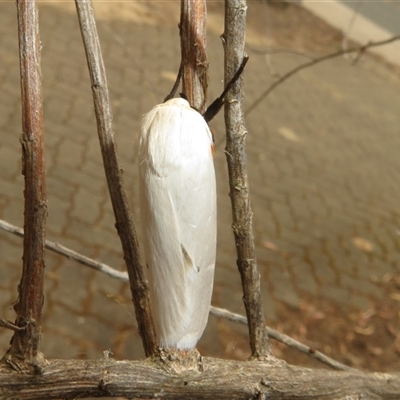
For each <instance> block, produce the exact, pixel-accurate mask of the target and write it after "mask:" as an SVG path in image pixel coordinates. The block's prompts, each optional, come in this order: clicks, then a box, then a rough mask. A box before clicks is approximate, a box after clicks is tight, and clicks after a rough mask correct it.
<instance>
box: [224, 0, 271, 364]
mask: <svg viewBox="0 0 400 400" xmlns="http://www.w3.org/2000/svg"><path fill="white" fill-rule="evenodd" d="M246 10H247V6H246V1H245V0H225V31H224V34H223V40H224V47H225V78H224V79H225V82H229V81H230V79H231V78H232V77H233V75H234V74H235V72H236V71H237V70H238V68H239V66H240V64H241V62H242V60H243V56H244V44H245V32H246ZM242 81H243V79H241V78H240V79H239V80H238V81H237V82H236V84H235V85H234V86H233V88H232V90H230V92H229V93H228V95H227V97H226V101H225V126H226V134H227V138H226V150H225V152H226V158H227V163H228V173H229V186H230V198H231V203H232V214H233V225H232V228H233V233H234V236H235V243H236V252H237V265H238V268H239V271H240V275H241V279H242V286H243V301H244V305H245V307H246V314H247V320H248V325H249V334H250V347H251V352H252V355H253V356H254V357H262V356H266V355H269V354H271V350H270V346H269V342H268V335H267V330H266V327H265V321H264V311H263V305H262V300H261V290H260V274H259V272H258V269H257V260H256V254H255V247H254V238H253V227H252V217H253V212H252V210H251V206H250V194H249V183H248V175H247V160H246V149H245V140H246V134H247V130H246V126H245V122H244V112H243V107H242V103H243V93H242Z"/></svg>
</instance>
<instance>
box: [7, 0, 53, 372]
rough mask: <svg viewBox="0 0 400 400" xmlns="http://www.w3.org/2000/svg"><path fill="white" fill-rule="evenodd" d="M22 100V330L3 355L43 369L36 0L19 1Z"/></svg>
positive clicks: (42, 181) (18, 364) (17, 364)
mask: <svg viewBox="0 0 400 400" xmlns="http://www.w3.org/2000/svg"><path fill="white" fill-rule="evenodd" d="M17 11H18V33H19V57H20V73H21V98H22V132H23V133H22V137H21V144H22V162H23V167H22V173H23V175H24V176H25V191H24V196H25V215H24V225H25V236H24V246H23V247H24V254H23V268H22V276H21V282H20V284H19V294H18V300H17V302H16V304H15V306H14V309H15V311H16V313H17V319H16V321H15V325H16V326H17V327H20V328H24V329H16V330H15V333H14V336H13V338H12V340H11V348H10V349H9V351H8V353H7V354H6V355H5V357H4V358H3V361H4V360H5V361H6V362H8V364H9V365H11V367H13V368H14V369H21V370H28V371H29V370H32V369H33V370H35V369H36V370H37V369H39V370H40V368H41V367H42V365H43V362H42V355H41V354H40V353H39V344H40V337H41V318H42V307H43V299H44V298H43V275H44V242H45V228H46V215H47V200H46V178H45V163H44V138H43V98H42V82H41V66H40V38H39V15H38V9H37V5H36V2H35V1H34V0H29V1H27V0H18V1H17Z"/></svg>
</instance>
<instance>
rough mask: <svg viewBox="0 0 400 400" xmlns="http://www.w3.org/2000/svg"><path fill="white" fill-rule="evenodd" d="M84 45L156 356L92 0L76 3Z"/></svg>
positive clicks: (124, 240)
mask: <svg viewBox="0 0 400 400" xmlns="http://www.w3.org/2000/svg"><path fill="white" fill-rule="evenodd" d="M75 4H76V8H77V11H78V18H79V24H80V28H81V33H82V38H83V43H84V46H85V51H86V58H87V62H88V68H89V74H90V80H91V84H92V93H93V101H94V108H95V113H96V121H97V131H98V135H99V141H100V147H101V153H102V156H103V164H104V169H105V173H106V178H107V184H108V190H109V192H110V197H111V202H112V206H113V210H114V215H115V220H116V228H117V231H118V234H119V237H120V240H121V244H122V249H123V252H124V259H125V262H126V266H127V269H128V275H129V282H130V288H131V293H132V299H133V303H134V306H135V313H136V319H137V323H138V328H139V332H140V335H141V337H142V341H143V347H144V351H145V353H146V355H147V356H149V355H151V354H153V352H154V350H155V348H156V346H157V342H156V335H155V330H154V324H153V319H152V315H151V309H150V298H149V290H148V284H147V281H146V278H145V275H144V271H143V266H142V264H141V260H140V254H139V242H138V239H137V235H136V230H135V227H134V224H133V220H132V215H131V212H130V209H129V206H128V202H127V198H126V193H125V188H124V182H123V178H122V174H121V168H120V165H119V160H118V156H117V150H116V144H115V140H114V128H113V123H112V113H111V108H110V99H109V94H108V87H107V78H106V72H105V67H104V61H103V57H102V54H101V49H100V41H99V37H98V34H97V28H96V21H95V18H94V13H93V8H92V4H91V0H75Z"/></svg>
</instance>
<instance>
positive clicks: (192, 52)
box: [180, 0, 208, 113]
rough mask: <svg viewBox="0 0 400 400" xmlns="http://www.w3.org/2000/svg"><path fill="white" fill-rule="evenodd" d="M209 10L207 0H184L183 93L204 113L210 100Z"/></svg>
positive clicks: (182, 44)
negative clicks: (207, 49) (208, 93)
mask: <svg viewBox="0 0 400 400" xmlns="http://www.w3.org/2000/svg"><path fill="white" fill-rule="evenodd" d="M206 22H207V9H206V1H205V0H181V21H180V35H181V52H182V65H181V66H182V67H183V84H182V86H183V93H185V95H186V97H187V99H188V101H189V103H190V105H191V106H192V107H194V108H196V109H197V110H198V111H199V112H201V113H203V112H204V111H205V108H206V100H207V86H208V80H207V70H208V61H207V52H206V46H207V35H206Z"/></svg>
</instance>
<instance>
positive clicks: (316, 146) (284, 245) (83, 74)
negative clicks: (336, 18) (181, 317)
mask: <svg viewBox="0 0 400 400" xmlns="http://www.w3.org/2000/svg"><path fill="white" fill-rule="evenodd" d="M95 10H96V14H97V18H98V29H99V33H100V39H101V42H102V49H103V53H104V57H105V63H106V68H107V73H108V81H109V87H110V93H111V99H112V106H113V111H114V122H115V129H116V138H117V143H118V149H119V155H120V159H121V163H122V166H123V168H124V177H125V183H126V185H127V190H128V193H129V197H130V201H131V205H132V208H133V212H134V216H135V222H136V224H137V227H138V228H139V227H140V224H141V223H142V221H140V218H139V213H138V201H137V182H136V176H137V165H136V163H137V155H136V153H137V145H136V140H137V135H138V127H139V123H140V119H141V116H142V115H143V114H144V113H145V112H147V111H148V110H149V109H150V108H151V107H152V106H153V105H154V104H156V103H158V102H161V101H162V99H163V97H164V96H165V94H166V93H168V92H169V90H170V88H171V85H172V82H173V79H174V78H175V73H176V71H177V69H178V65H179V55H180V52H179V39H178V30H177V22H178V18H179V13H178V9H177V3H175V2H151V1H148V2H125V3H118V2H105V3H101V2H99V3H96V8H95ZM221 10H222V9H221V7H220V4H213V5H211V6H210V10H209V11H210V14H209V26H210V32H209V38H208V47H209V57H210V69H209V71H210V91H209V96H210V98H214V97H215V96H216V95H217V94H219V92H220V90H221V88H222V82H221V80H222V76H223V70H222V68H223V67H222V65H223V64H222V57H223V49H222V45H221V41H220V39H219V37H218V36H219V35H220V34H221V33H222V30H223V27H222V25H221V23H222V18H223V14H222V11H221ZM268 10H269V9H268V8H266V7H265V5H264V4H262V3H257V2H255V3H252V2H251V3H250V5H249V28H248V41H249V43H250V44H251V45H252V46H258V48H264V47H265V46H266V45H269V46H274V45H276V44H277V43H278V42H279V40H278V39H276V38H275V37H269V36H267V34H268V32H269V31H268V29H267V27H268V23H269V22H270V19H271V18H272V17H271V14H270V11H268ZM274 12H275V13H279V15H280V16H281V17H280V18H282V20H284V18H285V12H287V13H289V11H287V10H286V11H285V9H282V10H278V11H276V10H275V11H274ZM295 12H297V11H295ZM295 12H292V14H293V13H295ZM287 15H288V14H287ZM40 18H41V39H42V46H43V53H42V62H43V67H42V75H43V84H44V104H45V136H46V158H47V177H48V196H49V201H48V213H49V215H48V229H47V236H48V239H50V240H52V241H56V242H60V243H62V244H63V245H65V246H69V247H71V248H72V249H73V250H75V251H78V252H81V253H82V254H85V255H87V256H89V257H92V258H95V259H97V260H99V261H102V262H104V263H107V264H109V265H111V266H113V267H116V268H118V269H121V270H122V269H124V263H123V258H122V252H121V249H120V243H119V240H118V236H117V234H116V231H115V229H114V227H113V225H114V221H113V215H112V210H111V206H110V200H109V197H108V193H107V188H106V183H105V179H104V173H103V170H102V163H101V157H100V151H99V145H98V142H97V134H96V126H95V120H94V113H93V107H92V98H91V92H90V84H89V80H88V73H87V70H86V63H85V58H84V51H83V48H82V44H81V38H80V32H79V28H78V23H77V17H76V15H75V12H74V8H73V4H72V3H68V2H67V3H65V2H54V3H40ZM310 18H311V17H310ZM298 23H299V25H298V26H295V27H293V28H290V27H289V25H288V26H286V31H284V32H289V34H288V35H287V37H289V39H288V40H289V41H291V43H292V44H293V46H297V47H300V50H304V48H305V49H306V50H308V51H309V50H310V49H312V50H313V52H314V54H316V55H318V54H320V53H321V52H322V51H327V50H329V49H330V48H332V47H333V48H334V47H335V46H336V45H337V43H336V42H335V43H333V44H332V43H330V42H327V43H328V44H326V45H325V44H324V43H325V42H324V41H323V40H322V39H321V35H322V36H323V35H328V33H329V32H328V30H327V29H328V28H324V29H326V32H325V31H319V30H318V29H319V27H320V25H318V24H317V25H313V24H308V25H307V26H306V27H305V28H304V26H303V25H301V24H302V21H298ZM303 23H304V22H303ZM306 24H307V22H306ZM298 27H301V29H307V30H308V32H309V36H308V37H306V39H304V40H305V42H304V41H303V42H302V40H301V37H300V34H299V33H298V32H299V31H298V30H295V29H297V28H298ZM291 29H294V31H291ZM299 29H300V28H299ZM321 29H322V28H321ZM274 32H275V31H274ZM276 32H278V33H276ZM276 32H275V34H279V30H277V31H276ZM328 36H329V35H328ZM313 38H314V39H313ZM328 39H329V37H328ZM278 44H279V43H278ZM302 47H303V48H302ZM249 54H250V56H251V60H250V62H249V64H248V67H247V68H246V89H245V94H246V100H245V105H246V107H248V106H249V105H251V104H252V102H253V101H254V100H255V99H256V98H257V97H258V96H259V95H260V93H261V92H262V91H263V90H264V89H265V88H266V87H267V86H268V85H269V84H271V83H272V82H273V80H274V79H275V78H274V76H271V74H270V69H269V66H268V65H269V61H268V59H266V56H265V55H262V54H261V55H260V54H255V53H252V52H251V51H250V50H249ZM271 57H272V65H273V69H274V71H275V72H276V73H278V74H283V73H284V72H286V71H288V70H289V69H291V68H293V67H294V66H295V65H297V64H298V63H300V62H302V61H304V59H303V58H302V57H299V56H298V55H295V54H276V55H272V56H271ZM399 93H400V79H399V75H398V72H397V71H396V70H395V69H393V68H390V67H388V66H387V65H385V64H384V63H382V62H380V61H378V60H376V59H374V58H372V57H370V56H368V55H365V56H364V57H363V58H362V59H361V60H360V61H359V63H358V64H357V65H356V66H354V67H352V66H350V65H349V64H348V63H347V62H346V60H344V59H343V58H338V59H334V60H332V61H329V62H326V63H324V64H320V65H318V66H316V67H313V68H310V69H307V70H304V71H302V72H301V73H299V74H297V75H296V76H294V77H293V78H292V79H290V80H289V81H287V82H286V83H284V84H282V85H281V86H279V87H278V88H277V89H276V90H275V91H274V92H273V93H272V94H271V95H270V96H269V97H268V98H267V99H265V100H264V102H263V103H262V104H261V105H260V106H259V107H258V108H257V109H256V110H254V111H253V112H252V113H250V114H249V115H248V117H247V125H248V126H247V127H248V131H249V133H248V137H247V144H248V168H249V174H250V185H251V194H252V204H253V211H254V228H255V239H256V244H257V255H258V261H259V267H260V272H261V276H262V289H263V298H264V301H265V312H266V318H267V320H268V322H269V323H271V324H276V323H278V322H279V318H280V314H279V312H278V310H279V307H280V305H282V304H284V305H289V306H290V307H293V308H298V307H300V306H301V304H303V303H304V302H310V301H311V302H313V304H314V306H315V307H316V308H318V304H319V301H320V299H328V300H331V301H333V302H335V303H337V304H339V305H340V306H342V307H343V308H345V307H349V306H351V307H354V309H361V310H366V309H367V308H368V307H370V305H371V304H379V303H381V302H385V298H386V297H385V296H386V295H387V293H385V292H384V290H383V289H382V286H381V285H380V283H381V282H382V280H384V278H385V276H386V275H387V274H388V273H391V272H393V271H395V270H398V269H399V268H400V212H399V195H400V192H399V178H400V156H399V149H400V134H399V133H400V132H399V129H400V128H399V127H400V113H399V106H400V99H399ZM19 102H20V98H19V68H18V48H17V28H16V9H15V6H14V4H13V3H11V2H2V3H1V4H0V218H2V219H5V220H7V221H8V222H10V223H13V224H15V225H18V226H22V221H23V193H22V188H23V179H22V176H21V173H20V170H21V165H20V164H21V162H20V159H21V155H20V144H19V136H20V132H21V123H20V120H21V116H20V104H19ZM212 128H213V129H214V132H215V136H216V144H217V145H216V155H215V166H216V171H217V182H218V196H219V199H218V212H219V216H218V222H219V228H218V262H217V268H216V282H215V289H214V296H213V303H214V304H215V305H217V306H221V307H224V308H228V309H230V310H232V311H235V312H240V313H243V312H244V310H243V305H242V299H241V298H242V294H241V284H240V278H239V274H238V273H237V270H236V266H235V254H234V250H235V249H234V243H233V235H232V233H231V227H230V225H231V212H230V206H229V197H228V184H227V172H226V166H225V155H224V144H223V142H224V139H223V136H224V128H223V116H222V115H220V116H218V117H217V118H216V120H215V121H214V122H213V124H212ZM21 243H22V242H21V240H20V239H19V238H16V237H13V236H11V235H10V234H8V233H6V232H1V231H0V255H1V257H0V260H1V265H0V312H1V315H0V316H1V317H3V318H8V319H10V320H13V319H14V313H13V311H12V302H13V301H14V300H15V299H16V297H17V294H16V289H17V285H18V281H19V274H20V269H21V255H22V248H21ZM245 332H246V331H245V328H242V327H237V326H234V325H232V324H227V323H225V322H224V321H220V320H217V319H215V318H214V317H211V318H210V321H209V325H208V327H207V329H206V332H205V335H204V338H203V339H202V340H201V343H200V349H201V351H202V352H203V353H205V354H207V355H219V356H222V357H230V356H234V357H238V358H241V357H242V358H243V357H246V356H248V352H247V350H246V351H244V350H242V348H244V347H245V346H241V344H243V342H244V343H246V338H245ZM10 337H11V333H10V332H8V331H5V330H0V350H1V351H4V350H5V349H6V348H7V345H8V341H9V339H10ZM107 349H111V350H112V351H113V353H114V354H115V357H117V358H139V357H141V356H142V355H143V351H142V349H141V343H140V338H139V335H138V333H137V329H136V327H135V321H134V311H133V307H132V305H131V302H130V294H129V288H128V286H127V285H126V284H122V283H119V282H116V281H113V280H111V279H110V278H107V277H106V276H102V275H100V274H98V273H95V272H93V271H91V270H88V269H87V268H85V267H83V266H80V265H77V264H76V263H74V262H72V261H70V260H66V259H64V258H62V257H60V256H57V255H54V254H51V253H47V261H46V298H45V314H44V341H43V351H44V352H45V354H46V356H47V357H49V358H50V357H57V358H70V357H80V358H99V357H102V356H103V351H104V350H107Z"/></svg>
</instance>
